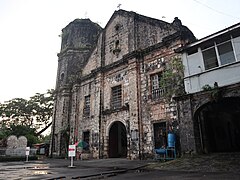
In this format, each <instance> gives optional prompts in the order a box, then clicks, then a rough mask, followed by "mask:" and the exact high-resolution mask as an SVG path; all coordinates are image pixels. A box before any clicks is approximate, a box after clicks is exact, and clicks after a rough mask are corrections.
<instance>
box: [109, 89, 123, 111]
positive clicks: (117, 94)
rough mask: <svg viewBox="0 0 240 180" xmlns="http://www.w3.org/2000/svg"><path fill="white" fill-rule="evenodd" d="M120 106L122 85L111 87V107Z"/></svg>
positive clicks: (116, 107)
mask: <svg viewBox="0 0 240 180" xmlns="http://www.w3.org/2000/svg"><path fill="white" fill-rule="evenodd" d="M121 106H122V86H121V85H119V86H115V87H112V96H111V107H112V109H119V108H120V107H121Z"/></svg>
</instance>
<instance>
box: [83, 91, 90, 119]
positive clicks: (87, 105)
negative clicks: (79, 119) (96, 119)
mask: <svg viewBox="0 0 240 180" xmlns="http://www.w3.org/2000/svg"><path fill="white" fill-rule="evenodd" d="M83 115H84V116H85V117H89V116H90V95H88V96H85V100H84V108H83Z"/></svg>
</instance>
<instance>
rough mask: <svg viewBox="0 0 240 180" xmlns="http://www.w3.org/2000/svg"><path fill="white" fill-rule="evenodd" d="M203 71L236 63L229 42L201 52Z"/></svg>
mask: <svg viewBox="0 0 240 180" xmlns="http://www.w3.org/2000/svg"><path fill="white" fill-rule="evenodd" d="M202 55H203V61H204V65H205V70H208V69H212V68H215V67H218V66H221V65H225V64H229V63H233V62H235V61H236V59H235V56H234V51H233V47H232V42H231V40H228V41H225V42H223V43H221V44H216V43H215V45H213V46H212V47H210V48H208V49H203V50H202Z"/></svg>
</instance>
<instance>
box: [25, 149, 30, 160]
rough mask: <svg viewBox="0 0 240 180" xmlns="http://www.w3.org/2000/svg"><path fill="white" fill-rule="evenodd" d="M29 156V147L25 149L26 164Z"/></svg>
mask: <svg viewBox="0 0 240 180" xmlns="http://www.w3.org/2000/svg"><path fill="white" fill-rule="evenodd" d="M29 154H30V147H26V162H28V156H29Z"/></svg>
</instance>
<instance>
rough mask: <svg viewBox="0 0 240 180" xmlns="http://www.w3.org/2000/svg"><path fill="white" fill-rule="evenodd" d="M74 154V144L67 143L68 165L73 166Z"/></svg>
mask: <svg viewBox="0 0 240 180" xmlns="http://www.w3.org/2000/svg"><path fill="white" fill-rule="evenodd" d="M75 156H76V146H75V145H74V144H73V145H69V146H68V157H70V158H71V164H70V166H69V167H75V166H73V157H75Z"/></svg>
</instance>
